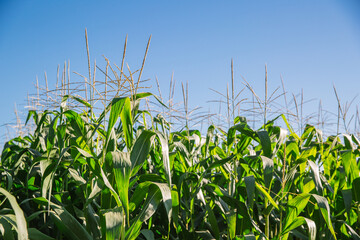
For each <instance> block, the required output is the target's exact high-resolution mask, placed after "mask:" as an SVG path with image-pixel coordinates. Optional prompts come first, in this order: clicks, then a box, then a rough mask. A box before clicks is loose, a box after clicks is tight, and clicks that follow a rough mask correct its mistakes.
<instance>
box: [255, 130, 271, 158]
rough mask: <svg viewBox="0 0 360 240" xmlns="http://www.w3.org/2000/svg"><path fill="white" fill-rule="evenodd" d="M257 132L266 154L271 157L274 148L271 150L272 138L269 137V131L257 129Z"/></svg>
mask: <svg viewBox="0 0 360 240" xmlns="http://www.w3.org/2000/svg"><path fill="white" fill-rule="evenodd" d="M256 134H257V135H258V137H259V139H260V143H261V146H262V150H263V152H264V155H265V156H266V157H268V158H271V155H272V150H271V140H270V137H269V133H268V132H267V131H257V132H256Z"/></svg>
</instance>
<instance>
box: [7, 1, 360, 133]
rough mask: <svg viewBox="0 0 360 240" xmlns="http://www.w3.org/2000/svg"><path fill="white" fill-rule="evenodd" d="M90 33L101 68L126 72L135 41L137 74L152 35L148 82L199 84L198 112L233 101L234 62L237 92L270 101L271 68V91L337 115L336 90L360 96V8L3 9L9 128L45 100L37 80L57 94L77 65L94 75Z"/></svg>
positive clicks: (327, 4) (125, 4)
mask: <svg viewBox="0 0 360 240" xmlns="http://www.w3.org/2000/svg"><path fill="white" fill-rule="evenodd" d="M85 28H87V29H88V35H89V44H90V52H91V58H92V59H96V60H97V61H98V62H103V58H102V55H105V56H106V57H108V58H109V59H110V60H112V62H115V63H118V64H119V63H120V62H121V56H122V49H123V44H124V39H125V36H126V34H128V51H127V62H128V63H129V65H130V66H132V68H133V69H137V68H138V67H139V66H140V65H141V60H142V57H143V53H144V50H145V47H146V43H147V39H148V37H149V36H150V34H152V40H151V45H150V50H149V54H148V58H147V63H146V66H145V70H144V73H143V77H144V78H150V79H152V80H154V79H155V76H157V77H158V79H159V82H160V85H161V87H162V89H163V91H164V92H166V91H167V88H168V85H169V81H170V78H171V74H172V72H174V76H175V79H176V80H177V82H178V83H180V82H188V83H189V101H190V103H191V105H192V106H195V105H199V106H203V107H204V108H205V109H207V108H209V106H208V105H209V103H208V102H207V101H209V100H214V99H217V98H218V96H217V95H216V94H214V92H212V91H211V90H209V88H213V89H216V90H218V91H221V92H223V93H225V91H226V85H227V84H228V83H230V79H231V78H230V77H231V74H230V61H231V59H232V58H233V59H234V69H235V87H237V88H238V89H239V90H240V89H241V88H243V86H244V85H243V84H242V82H243V80H242V78H241V76H243V77H244V78H245V79H246V80H247V81H248V82H249V83H250V84H251V85H253V87H254V88H255V90H257V91H258V92H259V95H260V96H263V88H264V87H263V85H264V66H265V64H267V66H268V78H269V88H270V91H271V90H274V89H275V88H276V87H278V86H281V80H280V75H282V76H283V79H284V82H285V85H286V88H287V90H288V91H289V92H293V93H294V94H298V93H299V92H300V91H301V89H303V92H304V97H305V99H311V98H316V99H322V100H323V103H324V105H325V107H326V108H328V109H330V110H332V111H334V109H335V110H336V98H335V95H334V93H333V89H332V87H333V84H335V85H336V87H337V89H338V92H339V95H340V97H341V99H342V100H343V101H344V102H345V101H350V100H351V99H352V98H353V97H355V96H356V95H357V94H358V93H359V89H360V3H359V1H356V0H346V1H343V0H338V1H335V0H316V1H314V0H303V1H295V0H273V1H267V0H257V1H249V0H248V1H245V0H237V1H214V0H206V1H157V0H152V1H144V0H136V1H85V0H78V1H70V0H64V1H58V0H57V1H45V0H42V1H40V0H39V1H37V0H33V1H30V0H21V1H20V0H11V1H10V0H0V81H1V83H2V87H1V88H0V102H1V116H2V117H1V119H0V125H3V124H6V123H11V122H15V116H14V114H13V110H14V103H15V102H16V103H17V104H18V108H19V110H20V111H25V110H24V109H23V108H22V107H23V106H24V103H25V99H26V95H27V93H34V92H35V89H34V84H35V79H36V76H38V77H39V80H40V81H43V80H44V77H43V76H44V71H46V72H47V75H48V79H49V82H50V83H52V84H55V81H56V68H57V65H58V64H60V65H62V64H63V63H64V61H67V60H70V62H71V70H72V71H77V72H79V73H83V74H86V73H87V58H86V48H85V38H84V30H85ZM72 78H76V77H75V76H73V75H72ZM152 85H153V86H155V85H156V84H155V83H154V82H153V84H152ZM178 86H180V84H178ZM176 94H177V95H178V96H179V97H180V96H181V89H180V88H178V89H177V91H176ZM244 94H245V93H244ZM246 94H247V93H246ZM246 94H245V95H246ZM359 100H360V99H359V98H357V99H356V100H355V102H354V105H356V104H358V103H359ZM210 107H211V106H210ZM308 107H309V108H310V110H309V111H312V110H311V108H314V109H315V108H316V107H317V103H314V104H309V105H308ZM5 130H6V129H5V127H3V126H2V127H0V132H1V133H4V131H5Z"/></svg>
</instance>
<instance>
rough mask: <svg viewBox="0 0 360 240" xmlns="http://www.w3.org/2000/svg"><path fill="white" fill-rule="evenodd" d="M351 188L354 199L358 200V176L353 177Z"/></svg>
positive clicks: (359, 182)
mask: <svg viewBox="0 0 360 240" xmlns="http://www.w3.org/2000/svg"><path fill="white" fill-rule="evenodd" d="M351 190H352V195H353V197H354V199H355V201H357V202H360V177H358V178H355V179H354V181H353V182H352V189H351Z"/></svg>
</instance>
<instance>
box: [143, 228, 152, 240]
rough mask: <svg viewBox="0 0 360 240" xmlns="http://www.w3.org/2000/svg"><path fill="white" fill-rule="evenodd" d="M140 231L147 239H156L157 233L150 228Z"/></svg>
mask: <svg viewBox="0 0 360 240" xmlns="http://www.w3.org/2000/svg"><path fill="white" fill-rule="evenodd" d="M140 232H141V234H142V235H143V236H144V237H145V238H146V240H155V235H154V233H153V232H152V231H151V230H150V229H142V230H141V231H140Z"/></svg>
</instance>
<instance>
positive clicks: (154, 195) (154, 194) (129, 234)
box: [126, 187, 161, 240]
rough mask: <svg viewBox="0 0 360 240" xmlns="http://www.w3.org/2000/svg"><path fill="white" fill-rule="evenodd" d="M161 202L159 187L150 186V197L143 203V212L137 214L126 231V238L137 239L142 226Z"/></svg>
mask: <svg viewBox="0 0 360 240" xmlns="http://www.w3.org/2000/svg"><path fill="white" fill-rule="evenodd" d="M160 202H161V191H160V189H159V188H157V187H150V188H149V193H148V197H147V199H146V201H145V203H144V205H143V208H142V210H141V212H140V213H139V214H138V215H137V217H136V218H135V219H134V221H133V222H132V224H131V227H130V228H129V229H128V230H127V231H126V239H129V240H132V239H136V238H137V236H139V234H140V228H141V225H142V223H143V222H145V221H146V220H148V219H149V218H150V217H151V216H152V215H153V214H154V213H155V211H156V209H157V207H158V205H159V204H160Z"/></svg>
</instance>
